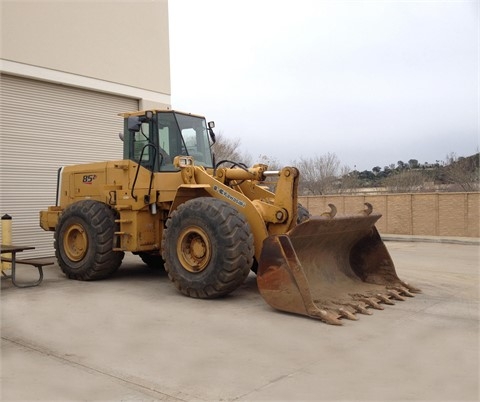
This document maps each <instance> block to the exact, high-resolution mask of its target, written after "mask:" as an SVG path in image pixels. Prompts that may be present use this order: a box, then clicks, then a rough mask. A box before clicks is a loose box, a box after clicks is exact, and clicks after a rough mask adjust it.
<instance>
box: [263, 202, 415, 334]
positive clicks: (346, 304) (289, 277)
mask: <svg viewBox="0 0 480 402" xmlns="http://www.w3.org/2000/svg"><path fill="white" fill-rule="evenodd" d="M366 206H367V208H366V210H365V211H362V212H361V213H360V214H358V215H344V216H338V217H337V216H335V214H336V209H335V207H334V206H333V205H330V207H331V208H332V212H331V213H326V214H323V215H322V216H318V217H312V218H310V220H308V221H306V222H304V223H301V224H300V225H298V226H296V227H295V228H293V229H292V230H290V231H289V232H287V233H286V234H280V235H273V236H270V237H268V238H266V239H265V241H264V243H263V249H262V253H261V256H260V261H259V267H258V274H257V283H258V288H259V291H260V294H261V295H262V297H263V298H264V299H265V301H266V302H267V303H268V304H270V305H271V306H272V307H274V308H276V309H278V310H282V311H287V312H291V313H296V314H303V315H307V316H310V317H313V318H317V319H320V320H322V321H324V322H326V323H328V324H335V325H341V324H342V321H341V320H340V319H341V318H347V319H351V320H355V319H357V317H356V313H361V314H371V312H370V310H369V309H370V308H374V309H379V310H383V306H382V304H394V301H393V300H405V298H404V296H409V297H412V296H413V294H412V293H417V292H420V290H419V289H417V288H415V287H413V286H411V285H409V284H407V283H405V282H403V281H401V280H400V279H399V278H398V276H397V273H396V271H395V267H394V265H393V261H392V259H391V257H390V254H389V253H388V251H387V249H386V247H385V244H384V243H383V241H382V239H381V238H380V235H379V233H378V231H377V229H376V227H375V222H376V221H377V220H378V219H379V218H380V217H381V215H380V214H372V213H371V212H372V207H371V205H370V204H366Z"/></svg>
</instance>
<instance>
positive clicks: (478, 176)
mask: <svg viewBox="0 0 480 402" xmlns="http://www.w3.org/2000/svg"><path fill="white" fill-rule="evenodd" d="M479 167H480V154H479V153H477V154H475V155H472V156H469V157H467V158H464V157H457V155H456V154H455V153H454V152H452V153H450V154H448V155H447V160H446V166H445V168H444V171H443V178H444V180H445V181H446V182H447V183H450V184H453V185H454V186H456V187H457V188H455V187H454V190H457V189H461V191H478V190H479V189H480V169H479Z"/></svg>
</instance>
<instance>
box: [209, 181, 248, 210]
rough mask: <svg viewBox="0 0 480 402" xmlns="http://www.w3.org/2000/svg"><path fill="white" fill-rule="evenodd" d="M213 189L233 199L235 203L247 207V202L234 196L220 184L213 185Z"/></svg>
mask: <svg viewBox="0 0 480 402" xmlns="http://www.w3.org/2000/svg"><path fill="white" fill-rule="evenodd" d="M213 190H214V191H216V192H217V193H218V194H220V195H221V196H223V197H225V198H226V199H228V200H230V201H233V202H234V203H235V204H237V205H240V206H241V207H242V208H245V206H246V204H245V202H244V201H242V200H239V199H238V198H236V197H234V196H233V195H232V194H230V193H229V192H228V191H225V190H224V189H223V188H221V187H218V186H213Z"/></svg>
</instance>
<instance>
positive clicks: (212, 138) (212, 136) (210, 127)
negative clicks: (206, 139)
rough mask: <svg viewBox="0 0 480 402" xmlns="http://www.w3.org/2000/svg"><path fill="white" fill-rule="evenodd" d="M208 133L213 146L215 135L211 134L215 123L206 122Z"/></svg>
mask: <svg viewBox="0 0 480 402" xmlns="http://www.w3.org/2000/svg"><path fill="white" fill-rule="evenodd" d="M207 125H208V133H209V134H210V138H211V140H212V145H213V144H215V133H214V132H213V128H214V127H215V122H213V121H209V122H208V124H207Z"/></svg>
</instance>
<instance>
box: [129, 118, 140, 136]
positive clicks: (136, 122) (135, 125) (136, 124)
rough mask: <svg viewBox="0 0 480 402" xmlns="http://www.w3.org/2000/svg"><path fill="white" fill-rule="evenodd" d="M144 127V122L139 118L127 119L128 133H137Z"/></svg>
mask: <svg viewBox="0 0 480 402" xmlns="http://www.w3.org/2000/svg"><path fill="white" fill-rule="evenodd" d="M141 126H142V121H141V120H140V117H138V116H130V117H128V118H127V127H128V131H133V132H135V133H137V132H139V131H140V127H141Z"/></svg>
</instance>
